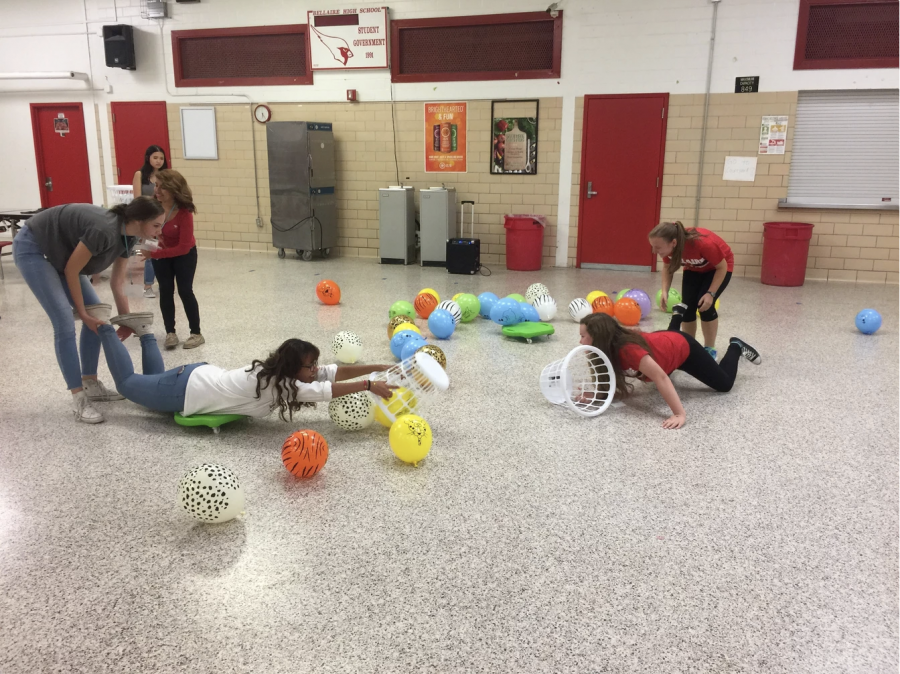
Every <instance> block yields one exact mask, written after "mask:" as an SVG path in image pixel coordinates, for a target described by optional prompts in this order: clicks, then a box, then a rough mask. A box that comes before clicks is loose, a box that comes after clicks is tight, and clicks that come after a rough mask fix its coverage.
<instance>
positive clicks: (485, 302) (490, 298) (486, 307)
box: [478, 293, 500, 318]
mask: <svg viewBox="0 0 900 674" xmlns="http://www.w3.org/2000/svg"><path fill="white" fill-rule="evenodd" d="M499 300H500V298H499V297H497V296H496V295H495V294H494V293H481V294H480V295H479V296H478V301H479V302H480V303H481V309H480V310H479V313H480V314H481V317H482V318H490V317H491V309H493V308H494V305H495V304H496V303H497V302H498V301H499Z"/></svg>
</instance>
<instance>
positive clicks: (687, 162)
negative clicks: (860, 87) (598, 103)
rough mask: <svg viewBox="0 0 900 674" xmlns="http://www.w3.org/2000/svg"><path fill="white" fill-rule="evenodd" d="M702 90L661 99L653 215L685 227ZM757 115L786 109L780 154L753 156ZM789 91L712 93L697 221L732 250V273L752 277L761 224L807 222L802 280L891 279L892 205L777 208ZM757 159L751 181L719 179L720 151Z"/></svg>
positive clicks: (786, 175) (894, 270) (785, 170)
mask: <svg viewBox="0 0 900 674" xmlns="http://www.w3.org/2000/svg"><path fill="white" fill-rule="evenodd" d="M703 101H704V97H703V95H673V96H671V97H670V99H669V122H668V131H667V135H666V159H665V174H664V178H663V193H662V210H661V218H662V219H666V220H682V221H683V222H684V223H685V224H686V225H692V224H693V219H694V205H695V198H696V193H697V192H696V189H697V169H698V163H699V159H700V134H701V127H702V123H703ZM763 115H789V117H790V119H789V122H788V138H787V143H786V146H785V153H784V154H783V155H757V151H758V145H759V127H760V123H761V121H762V120H761V117H762V116H763ZM796 116H797V92H777V93H756V94H713V95H712V96H711V97H710V106H709V125H708V131H707V140H706V152H705V156H704V169H703V174H704V175H703V188H702V192H701V199H700V218H699V225H700V226H701V227H706V228H707V229H710V230H713V231H715V232H717V233H718V234H719V235H720V236H721V237H722V238H723V239H725V241H727V242H728V244H729V245H730V246H731V248H732V250H734V262H735V268H734V272H735V275H736V276H747V277H750V278H756V279H758V278H759V275H760V265H761V260H762V242H763V223H765V222H777V221H781V222H810V223H813V224H814V225H815V228H814V229H813V238H812V241H811V242H810V250H809V261H808V263H807V273H806V277H807V278H808V279H820V280H840V281H868V282H875V283H885V282H888V283H897V282H898V271H900V269H898V256H897V253H898V234H900V232H898V229H900V225H898V214H897V212H896V211H893V212H883V211H860V210H837V209H822V210H810V209H779V208H778V200H779V199H780V198H784V197H787V189H788V182H789V180H790V163H791V145H792V143H793V134H794V128H795V125H796ZM729 155H731V156H754V157H758V159H759V161H758V163H757V170H756V180H755V181H754V182H752V183H750V182H746V183H745V182H734V181H727V182H726V181H724V180H722V171H723V169H724V164H725V157H726V156H729Z"/></svg>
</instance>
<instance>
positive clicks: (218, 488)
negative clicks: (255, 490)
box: [178, 463, 244, 522]
mask: <svg viewBox="0 0 900 674" xmlns="http://www.w3.org/2000/svg"><path fill="white" fill-rule="evenodd" d="M178 502H179V503H180V504H181V507H182V508H184V509H185V510H187V511H188V513H189V514H190V515H191V516H192V517H194V518H196V519H198V520H200V521H201V522H227V521H228V520H232V519H234V518H235V517H237V516H238V515H240V514H241V513H242V512H243V511H244V488H243V487H241V484H240V482H238V479H237V475H235V474H234V472H233V471H232V470H231V469H230V468H226V467H225V466H220V465H218V464H215V463H204V464H202V465H200V466H197V467H196V468H192V469H191V470H189V471H188V472H187V473H185V475H184V477H183V478H181V482H179V483H178Z"/></svg>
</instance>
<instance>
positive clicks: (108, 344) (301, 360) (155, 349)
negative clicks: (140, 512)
mask: <svg viewBox="0 0 900 674" xmlns="http://www.w3.org/2000/svg"><path fill="white" fill-rule="evenodd" d="M152 322H153V314H149V313H146V314H127V315H124V316H117V317H115V318H113V319H111V323H114V324H116V325H121V326H125V327H128V328H130V329H132V330H134V332H135V334H137V335H138V336H139V337H140V340H141V355H142V360H143V371H144V373H143V374H136V373H135V371H134V365H133V364H132V362H131V356H130V355H129V353H128V350H127V349H126V348H125V345H124V344H122V342H121V340H120V339H119V338H118V336H117V335H116V329H115V328H114V327H113V326H112V325H110V324H104V325H101V326H99V332H100V340H101V342H102V344H103V351H104V353H105V354H106V362H107V364H108V365H109V371H110V372H111V373H112V376H113V379H114V380H115V382H116V387H117V388H118V390H119V392H120V393H121V394H122V395H123V396H125V397H126V398H127V399H128V400H130V401H132V402H135V403H137V404H138V405H143V406H144V407H149V408H150V409H154V410H159V411H162V412H180V413H181V414H183V415H184V416H191V415H193V414H245V415H247V416H251V417H265V416H268V415H269V414H270V413H271V412H273V411H274V410H276V409H277V410H278V411H279V416H280V417H281V418H282V419H283V420H284V421H288V420H290V419H292V418H293V414H294V412H296V411H298V410H299V409H300V408H301V407H304V406H308V405H312V404H315V403H317V402H328V401H329V400H331V399H332V398H339V397H341V396H345V395H347V394H348V393H356V392H358V391H371V392H372V393H374V394H376V395H379V396H381V397H382V398H385V399H387V398H390V397H391V393H392V389H394V388H396V387H395V386H391V385H389V384H386V383H385V382H382V381H369V380H367V379H366V380H362V381H353V382H348V381H346V380H348V379H355V378H356V377H361V376H363V375H366V374H369V373H371V372H383V371H384V370H385V369H387V368H388V367H390V366H388V365H323V366H321V367H320V366H319V364H318V359H319V349H318V347H316V346H315V345H314V344H310V343H309V342H305V341H303V340H302V339H289V340H287V341H286V342H284V343H283V344H282V345H281V346H279V347H278V348H277V349H275V351H273V352H272V353H270V354H269V356H268V357H267V358H266V359H265V360H254V361H253V362H252V363H251V364H250V366H249V367H244V368H239V369H237V370H223V369H221V368H218V367H216V366H214V365H208V364H207V363H194V364H192V365H183V366H181V367H180V368H176V369H174V370H169V371H165V366H164V365H163V360H162V356H161V355H160V353H159V346H158V345H157V343H156V337H155V336H154V335H153V333H152V332H151V330H150V325H151V323H152Z"/></svg>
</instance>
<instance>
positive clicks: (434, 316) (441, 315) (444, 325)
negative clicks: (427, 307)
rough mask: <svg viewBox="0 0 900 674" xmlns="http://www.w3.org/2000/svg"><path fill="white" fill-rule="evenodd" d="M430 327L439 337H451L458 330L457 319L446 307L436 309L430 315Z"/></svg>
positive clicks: (433, 333) (432, 332)
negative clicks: (455, 319) (454, 318)
mask: <svg viewBox="0 0 900 674" xmlns="http://www.w3.org/2000/svg"><path fill="white" fill-rule="evenodd" d="M428 329H429V330H431V334H432V335H434V336H435V337H437V338H438V339H449V337H450V335H452V334H453V331H454V330H456V321H454V320H453V315H452V314H451V313H450V312H449V311H447V310H446V309H435V310H434V311H432V312H431V316H429V317H428Z"/></svg>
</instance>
